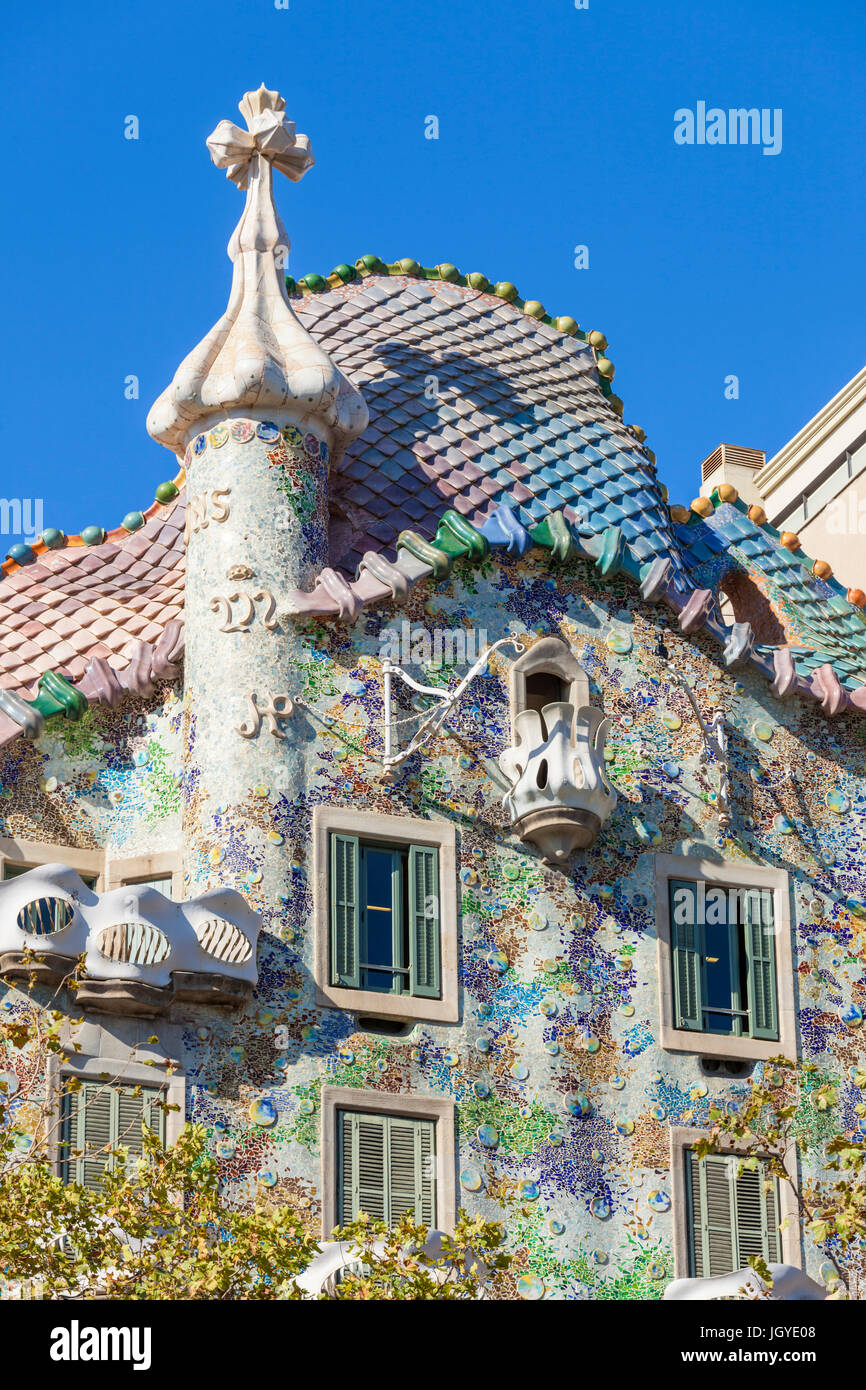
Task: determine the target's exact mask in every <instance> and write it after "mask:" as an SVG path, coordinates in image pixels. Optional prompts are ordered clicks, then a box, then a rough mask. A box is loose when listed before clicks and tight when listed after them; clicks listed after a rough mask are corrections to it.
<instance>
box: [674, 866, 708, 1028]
mask: <svg viewBox="0 0 866 1390" xmlns="http://www.w3.org/2000/svg"><path fill="white" fill-rule="evenodd" d="M683 904H687V912H686V916H687V917H690V918H691V921H686V922H677V920H676V915H675V914H676V913H677V911H678V910H679V912H680V913H681V912H682V906H683ZM697 915H698V902H697V884H695V883H688V882H686V881H685V880H683V879H671V882H670V923H671V945H672V948H673V950H672V954H673V971H674V1007H675V1011H676V1018H675V1026H676V1027H677V1028H692V1029H695V1030H696V1031H697V1032H702V1031H703V1026H704V1025H703V1009H702V1007H701V949H700V948H701V934H702V933H701V927H700V925H699V924H698V920H697Z"/></svg>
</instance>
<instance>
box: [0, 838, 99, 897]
mask: <svg viewBox="0 0 866 1390" xmlns="http://www.w3.org/2000/svg"><path fill="white" fill-rule="evenodd" d="M7 863H8V864H14V865H16V866H19V865H23V864H26V865H27V866H28V867H29V868H31V869H35V868H38V867H39V866H40V865H42V864H65V865H66V866H67V868H70V869H74V870H75V872H76V873H78V874H87V875H88V876H90V875H95V877H96V885H95V887H94V892H96V893H102V892H104V890H105V853H104V851H103V850H101V849H77V848H74V847H73V846H72V845H53V844H49V842H48V841H47V840H21V839H13V838H11V837H7V836H2V837H0V876H2V875H3V874H5V868H6V865H7Z"/></svg>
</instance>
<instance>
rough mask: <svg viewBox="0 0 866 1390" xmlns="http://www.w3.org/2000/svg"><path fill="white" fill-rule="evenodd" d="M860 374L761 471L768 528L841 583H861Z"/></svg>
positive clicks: (864, 546) (864, 504)
mask: <svg viewBox="0 0 866 1390" xmlns="http://www.w3.org/2000/svg"><path fill="white" fill-rule="evenodd" d="M864 470H866V367H864V368H863V370H862V371H860V372H858V373H857V375H856V376H855V377H854V379H853V380H852V381H849V382H848V385H847V386H844V387H843V388H842V390H841V391H840V392H839V393H838V395H836V396H834V397H833V399H832V400H831V401H828V402H827V404H826V405H825V406H823V407H822V408H821V409H820V410H819V411H818V414H817V415H816V416H815V417H814V418H813V419H812V420H810V421H809V423H808V424H807V425H804V426H803V428H802V429H801V430H800V432H799V433H798V434H795V435H794V438H793V439H791V440H789V441H788V443H787V444H785V445H784V446H783V447H782V448H781V449H780V450H779V452H778V453H777V454H776V455H775V457H774V458H771V459H770V460H769V462H768V463H767V464H766V465H765V467H764V468H762V469H761V471H760V473H759V474H758V476H757V478H756V480H755V481H756V484H757V487H758V490H759V492H760V494H761V500H762V502H763V505H764V507H765V509H766V512H767V516H768V518H769V520H770V523H771V524H772V525H773V526H775V527H776V528H777V529H778V530H779V531H795V532H796V533H797V534H798V535H799V537H800V540H801V542H802V544H803V546H804V547H805V549H806V550H807V551H808V552H809V554H810V555H813V556H815V557H816V558H817V559H821V560H827V561H829V562H830V564H831V565H832V566H833V573H834V575H835V576H836V578H837V579H838V580H839V582H840V583H841V584H846V585H849V586H850V587H851V588H856V587H859V586H860V585H862V584H863V582H864V578H866V477H864Z"/></svg>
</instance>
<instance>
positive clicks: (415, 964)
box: [330, 832, 441, 999]
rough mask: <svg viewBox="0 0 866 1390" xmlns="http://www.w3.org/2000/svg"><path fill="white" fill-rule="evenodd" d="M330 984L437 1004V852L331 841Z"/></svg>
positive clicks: (350, 839) (353, 839)
mask: <svg viewBox="0 0 866 1390" xmlns="http://www.w3.org/2000/svg"><path fill="white" fill-rule="evenodd" d="M330 900H331V983H332V984H334V985H342V986H345V987H348V988H352V989H362V990H370V991H375V992H376V993H383V994H408V995H412V996H418V997H426V998H432V999H439V998H441V980H440V975H441V965H440V953H441V942H440V934H441V914H440V906H439V852H438V850H437V849H434V848H431V847H430V846H427V845H409V844H407V845H394V844H381V843H378V842H377V841H374V840H365V839H359V838H358V837H357V836H353V835H343V834H340V833H339V832H335V833H332V834H331V850H330Z"/></svg>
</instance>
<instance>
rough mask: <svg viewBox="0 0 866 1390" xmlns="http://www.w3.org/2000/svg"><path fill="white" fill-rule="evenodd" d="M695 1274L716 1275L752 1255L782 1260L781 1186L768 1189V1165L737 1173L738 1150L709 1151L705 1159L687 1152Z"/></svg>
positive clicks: (773, 1184) (740, 1264) (740, 1266)
mask: <svg viewBox="0 0 866 1390" xmlns="http://www.w3.org/2000/svg"><path fill="white" fill-rule="evenodd" d="M687 1161H688V1167H687V1176H688V1188H689V1194H688V1196H689V1218H690V1230H691V1254H692V1273H693V1275H694V1277H695V1278H698V1279H700V1278H705V1277H713V1278H714V1277H715V1276H716V1275H719V1274H730V1273H731V1272H732V1271H733V1270H735V1269H743V1268H745V1266H746V1263H747V1261H748V1260H749V1258H750V1256H752V1255H758V1256H760V1257H761V1259H763V1260H766V1261H768V1262H772V1263H777V1262H778V1261H779V1259H780V1253H779V1252H780V1239H779V1188H778V1183H777V1182H776V1181H775V1179H773V1180H772V1181H771V1182H770V1184H769V1188H770V1190H769V1192H764V1183H765V1182H766V1181H767V1169H766V1165H765V1164H763V1163H762V1164H760V1165H759V1166H758V1168H756V1169H754V1170H752V1169H744V1170H743V1172H742V1173H741V1174H740V1175H739V1177H738V1176H737V1169H738V1168H739V1166H740V1159H739V1158H738V1157H737V1156H736V1155H721V1154H710V1155H708V1156H707V1157H706V1158H705V1159H704V1160H703V1161H702V1162H701V1161H699V1160H698V1159H697V1158H696V1157H695V1154H694V1153H693V1152H692V1151H691V1150H689V1152H688V1154H687Z"/></svg>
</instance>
